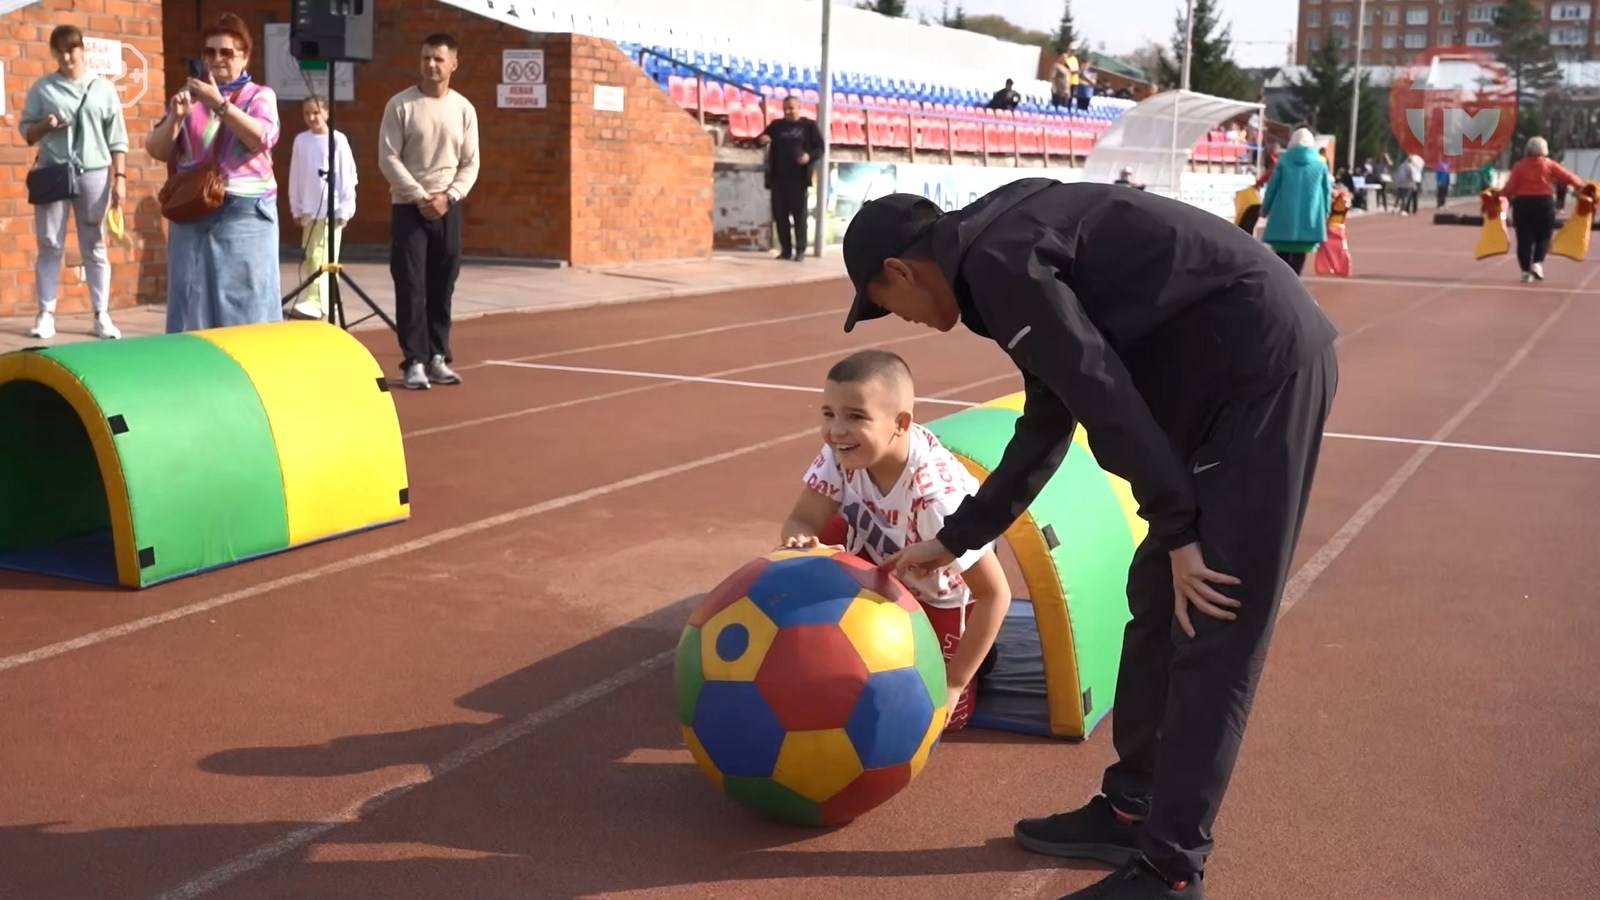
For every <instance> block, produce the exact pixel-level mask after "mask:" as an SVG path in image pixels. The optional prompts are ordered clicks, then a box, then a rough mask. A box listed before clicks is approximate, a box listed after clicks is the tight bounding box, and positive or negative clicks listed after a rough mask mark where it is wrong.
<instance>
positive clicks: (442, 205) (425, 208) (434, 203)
mask: <svg viewBox="0 0 1600 900" xmlns="http://www.w3.org/2000/svg"><path fill="white" fill-rule="evenodd" d="M417 209H420V210H422V216H423V218H425V219H442V218H444V214H445V213H447V212H449V211H450V198H449V197H448V196H446V195H444V194H433V195H430V196H429V197H427V198H426V199H423V200H418V201H417Z"/></svg>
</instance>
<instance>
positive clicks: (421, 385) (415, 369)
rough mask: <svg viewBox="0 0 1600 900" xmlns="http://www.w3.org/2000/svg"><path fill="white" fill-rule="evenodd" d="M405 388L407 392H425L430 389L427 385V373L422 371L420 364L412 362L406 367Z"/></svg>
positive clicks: (429, 385)
mask: <svg viewBox="0 0 1600 900" xmlns="http://www.w3.org/2000/svg"><path fill="white" fill-rule="evenodd" d="M405 386H406V390H408V391H425V390H427V389H428V388H430V387H432V385H431V384H429V383H428V373H427V372H424V371H423V370H422V363H419V362H414V363H412V364H411V365H409V366H406V380H405Z"/></svg>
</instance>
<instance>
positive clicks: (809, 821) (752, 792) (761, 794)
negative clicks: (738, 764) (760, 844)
mask: <svg viewBox="0 0 1600 900" xmlns="http://www.w3.org/2000/svg"><path fill="white" fill-rule="evenodd" d="M724 785H725V789H726V790H727V792H728V796H729V797H732V798H733V799H735V800H737V801H739V802H740V803H742V804H744V805H745V806H747V807H749V808H751V809H753V810H755V811H756V812H759V813H761V814H762V815H765V816H768V817H770V818H773V819H777V820H778V821H780V822H788V823H789V824H791V825H820V824H822V811H821V809H820V808H819V807H818V806H817V804H815V803H813V802H811V801H810V800H807V799H806V798H804V797H802V796H800V795H799V794H796V793H795V792H794V791H791V790H789V789H788V788H786V787H784V786H783V785H781V784H779V783H777V782H776V781H773V780H772V779H771V778H744V777H740V776H737V775H729V776H728V777H727V778H726V780H725V781H724Z"/></svg>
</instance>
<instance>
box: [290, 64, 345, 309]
mask: <svg viewBox="0 0 1600 900" xmlns="http://www.w3.org/2000/svg"><path fill="white" fill-rule="evenodd" d="M300 112H301V114H302V115H304V116H305V120H306V130H305V131H302V132H300V133H299V134H298V135H296V136H295V139H294V155H293V156H291V157H290V158H289V214H290V215H292V216H294V220H295V221H296V222H298V223H300V234H301V236H300V249H301V250H302V251H304V253H305V263H304V264H303V265H304V267H305V268H307V269H319V268H321V267H322V266H323V265H325V264H326V263H328V262H329V247H328V244H329V230H328V224H329V220H330V219H331V220H332V223H333V231H332V241H333V244H334V245H335V249H337V245H338V244H339V243H340V242H339V236H340V235H341V234H343V233H344V226H345V223H346V222H349V221H350V220H351V219H352V218H354V216H355V214H356V178H357V176H356V160H355V157H354V156H353V155H352V154H351V152H350V140H349V138H347V137H345V136H344V133H343V132H341V131H337V130H336V131H334V132H333V148H334V149H333V152H334V161H333V162H334V165H329V160H328V101H327V100H326V99H324V98H322V97H318V96H315V95H313V96H310V97H307V98H306V99H305V102H304V103H303V104H302V105H301V108H300ZM330 171H332V172H334V174H335V176H336V177H335V179H334V187H335V189H336V190H337V191H338V196H336V197H335V198H334V210H333V214H332V215H329V213H328V173H329V172H330ZM338 261H339V259H338V254H337V253H334V254H333V259H332V262H335V263H337V262H338ZM301 277H302V278H304V277H305V276H304V274H302V275H301ZM327 290H328V275H327V274H326V273H324V274H322V275H320V276H318V277H317V280H316V281H313V282H311V284H310V285H309V286H307V287H306V289H305V291H304V292H303V293H302V294H301V299H300V301H299V302H297V303H296V304H295V305H294V308H293V309H292V310H290V312H289V315H290V316H292V317H293V318H296V319H320V318H322V317H323V316H324V315H325V314H326V313H327V306H326V303H327Z"/></svg>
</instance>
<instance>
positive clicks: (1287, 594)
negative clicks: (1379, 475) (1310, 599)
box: [1278, 269, 1600, 619]
mask: <svg viewBox="0 0 1600 900" xmlns="http://www.w3.org/2000/svg"><path fill="white" fill-rule="evenodd" d="M1596 274H1600V269H1596V270H1594V271H1593V272H1590V273H1589V275H1587V276H1586V277H1585V278H1584V279H1583V282H1582V284H1580V285H1579V287H1582V286H1584V285H1587V284H1588V283H1589V281H1590V280H1591V279H1593V278H1594V276H1595V275H1596ZM1572 294H1576V291H1574V292H1572ZM1573 299H1574V298H1573V296H1572V295H1569V296H1568V297H1567V298H1566V299H1565V300H1563V301H1561V305H1559V306H1557V307H1556V308H1555V311H1554V312H1552V313H1550V315H1549V316H1547V317H1546V318H1545V320H1544V322H1542V323H1540V325H1539V327H1538V328H1536V329H1534V331H1533V334H1531V335H1529V336H1528V339H1527V340H1526V341H1524V342H1523V344H1522V346H1521V347H1518V348H1517V352H1516V353H1513V354H1512V355H1511V358H1510V359H1509V360H1507V361H1506V364H1505V365H1503V366H1501V367H1500V370H1499V371H1498V372H1495V373H1494V377H1493V378H1490V379H1489V383H1488V384H1485V385H1484V386H1483V389H1482V390H1480V391H1478V393H1476V394H1474V395H1473V396H1472V399H1471V400H1468V401H1467V402H1466V404H1465V405H1463V406H1462V407H1461V408H1460V409H1458V410H1456V414H1455V415H1453V416H1451V417H1450V419H1449V421H1447V422H1445V423H1444V424H1443V425H1441V426H1440V427H1439V430H1438V431H1436V432H1434V434H1433V437H1432V438H1431V439H1430V442H1429V443H1426V444H1424V445H1422V446H1420V447H1418V448H1417V451H1416V452H1415V453H1413V454H1411V457H1410V458H1409V459H1407V460H1406V461H1405V462H1404V463H1402V464H1401V465H1400V468H1398V469H1396V470H1395V473H1394V474H1393V475H1391V476H1389V480H1388V481H1385V482H1384V483H1383V486H1382V487H1380V488H1379V489H1378V492H1377V493H1376V494H1373V495H1372V496H1371V497H1370V498H1368V499H1367V502H1365V503H1363V504H1361V508H1360V509H1357V510H1356V511H1355V514H1354V515H1352V516H1351V517H1350V519H1349V521H1347V522H1345V523H1344V525H1343V526H1342V527H1340V529H1339V530H1338V531H1336V532H1334V535H1333V537H1331V538H1329V539H1328V541H1327V543H1325V544H1323V545H1322V546H1321V547H1319V548H1318V549H1317V552H1316V553H1314V554H1312V555H1311V558H1310V559H1308V560H1306V563H1305V565H1303V566H1301V567H1300V571H1298V572H1296V573H1294V577H1293V578H1291V579H1289V584H1288V585H1287V586H1286V587H1285V588H1284V591H1283V600H1282V601H1281V602H1280V604H1279V606H1278V618H1279V619H1282V618H1283V617H1284V616H1285V615H1287V614H1288V613H1289V610H1291V609H1293V608H1294V606H1295V604H1297V603H1299V602H1300V600H1301V598H1303V597H1305V595H1306V593H1307V592H1308V591H1310V590H1311V586H1312V585H1314V584H1316V582H1317V579H1318V578H1320V577H1321V576H1322V573H1323V572H1325V571H1327V569H1328V567H1329V566H1331V565H1333V562H1334V560H1336V559H1338V558H1339V556H1340V555H1341V554H1343V553H1344V551H1345V548H1347V547H1349V546H1350V542H1351V541H1354V540H1355V539H1356V538H1357V537H1358V536H1359V535H1360V534H1361V532H1362V531H1364V530H1365V529H1366V527H1367V526H1368V525H1369V524H1371V523H1372V520H1373V519H1374V518H1376V517H1377V515H1378V513H1379V512H1382V511H1383V508H1384V507H1385V506H1387V505H1389V501H1390V500H1393V499H1394V496H1395V495H1396V494H1398V493H1400V489H1401V488H1403V487H1405V485H1406V482H1408V481H1410V480H1411V477H1412V476H1413V475H1415V474H1417V470H1418V469H1420V468H1422V464H1423V463H1425V462H1427V461H1428V457H1430V456H1432V455H1433V454H1434V452H1435V451H1437V450H1438V449H1439V447H1440V446H1441V445H1442V444H1443V443H1444V442H1445V439H1446V438H1448V437H1450V435H1451V433H1453V432H1454V431H1455V430H1456V429H1457V428H1459V427H1460V426H1461V423H1462V422H1465V421H1466V420H1467V417H1468V416H1470V415H1472V414H1473V413H1474V412H1476V411H1477V409H1478V407H1479V406H1482V405H1483V402H1484V401H1485V400H1487V399H1489V396H1490V395H1491V394H1493V393H1494V391H1495V389H1497V388H1499V387H1500V384H1501V382H1503V381H1505V380H1506V377H1507V376H1509V375H1510V374H1511V370H1513V369H1515V368H1516V367H1517V366H1518V365H1520V364H1521V363H1522V361H1523V360H1524V359H1526V358H1527V356H1528V354H1529V353H1531V352H1533V348H1534V346H1535V345H1536V344H1538V343H1539V341H1540V339H1542V338H1543V337H1544V336H1545V334H1546V333H1547V332H1549V331H1550V329H1551V328H1554V327H1555V324H1556V320H1557V319H1560V318H1561V314H1562V313H1564V312H1566V311H1567V307H1569V306H1571V305H1572V302H1573Z"/></svg>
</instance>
